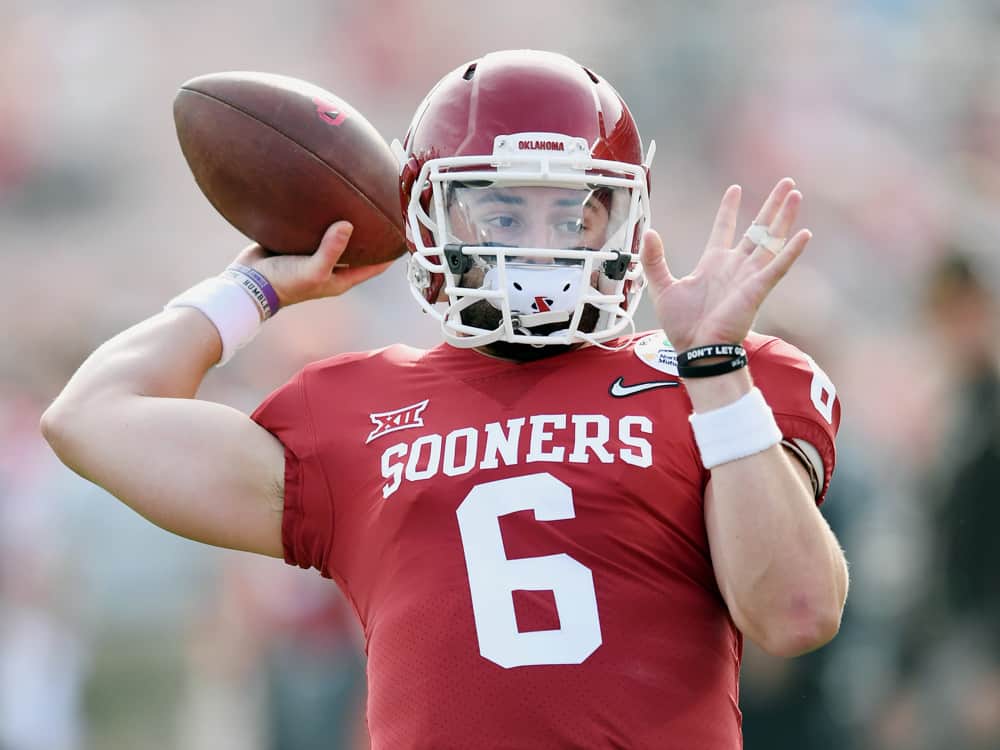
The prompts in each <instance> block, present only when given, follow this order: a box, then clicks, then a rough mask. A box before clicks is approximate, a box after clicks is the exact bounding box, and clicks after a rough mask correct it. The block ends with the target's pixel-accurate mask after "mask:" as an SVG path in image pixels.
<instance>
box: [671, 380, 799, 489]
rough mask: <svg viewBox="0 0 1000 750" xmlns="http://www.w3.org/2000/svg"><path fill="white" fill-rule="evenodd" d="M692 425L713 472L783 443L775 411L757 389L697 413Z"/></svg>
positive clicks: (691, 419) (705, 463)
mask: <svg viewBox="0 0 1000 750" xmlns="http://www.w3.org/2000/svg"><path fill="white" fill-rule="evenodd" d="M747 379H748V380H749V377H748V378H747ZM688 421H689V422H690V423H691V430H692V432H693V433H694V439H695V443H696V444H697V446H698V453H699V454H700V455H701V461H702V465H703V466H704V467H705V468H706V469H709V470H711V469H713V468H715V467H716V466H720V465H722V464H726V463H730V462H731V461H737V460H739V459H741V458H746V457H747V456H752V455H755V454H757V453H761V452H763V451H766V450H767V449H768V448H771V447H772V446H774V445H777V444H778V443H779V442H781V430H780V429H779V428H778V424H777V422H776V421H775V419H774V414H773V413H772V412H771V407H769V406H768V405H767V402H766V401H765V400H764V395H763V394H762V393H761V392H760V390H759V389H757V388H751V389H750V390H749V391H747V392H746V393H745V394H743V395H742V396H740V397H738V398H737V399H736V400H734V401H730V402H727V403H725V404H724V405H722V406H719V407H718V408H714V409H710V410H708V411H705V412H700V413H699V412H695V413H694V414H692V415H691V416H690V417H688Z"/></svg>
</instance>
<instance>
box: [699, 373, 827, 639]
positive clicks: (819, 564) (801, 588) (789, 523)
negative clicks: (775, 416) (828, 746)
mask: <svg viewBox="0 0 1000 750" xmlns="http://www.w3.org/2000/svg"><path fill="white" fill-rule="evenodd" d="M687 387H688V393H689V394H690V396H691V400H692V403H693V405H694V407H695V411H696V412H703V411H708V410H711V409H716V408H719V407H721V406H723V405H725V404H727V403H731V402H733V401H735V400H736V399H738V398H739V397H740V396H742V395H743V394H745V393H746V392H747V391H749V389H750V388H751V387H752V383H751V380H750V376H749V373H748V372H747V370H740V371H737V372H734V373H732V374H729V375H725V376H719V377H715V378H705V379H704V380H689V381H688V382H687ZM705 517H706V523H707V525H708V527H709V535H710V539H711V540H712V542H713V546H712V559H713V566H714V568H715V571H716V577H717V579H718V581H719V586H720V589H721V590H722V594H723V596H724V598H725V600H726V602H727V604H728V606H729V609H730V612H731V614H732V616H733V618H734V621H735V622H736V623H737V625H738V626H739V627H740V629H741V630H743V632H744V633H746V635H747V636H748V637H750V638H751V639H753V640H754V641H756V642H758V643H759V644H760V645H761V646H763V647H764V648H765V649H766V650H768V651H770V652H772V653H776V654H781V655H786V656H790V655H794V654H797V653H802V652H804V651H808V650H811V649H813V648H817V647H818V646H820V645H822V644H823V643H825V642H826V641H828V640H829V639H830V638H832V637H833V635H834V634H835V633H836V631H837V628H838V627H839V622H840V614H841V612H842V610H843V606H844V600H845V598H846V594H847V569H846V563H845V561H844V557H843V553H842V552H841V550H840V546H839V544H838V543H837V540H836V538H835V537H834V535H833V533H832V532H831V530H830V528H829V526H828V525H827V523H826V521H825V520H824V519H823V517H822V515H821V514H820V512H819V510H818V509H817V508H816V504H815V500H814V498H813V496H812V490H811V488H810V486H809V484H808V482H807V481H806V480H805V471H804V470H803V468H802V467H800V466H798V465H797V464H796V463H795V459H793V458H791V457H790V456H789V455H788V454H787V453H786V452H785V451H784V450H783V449H782V448H781V446H780V445H775V446H772V447H771V448H769V449H768V450H766V451H763V452H761V453H756V454H754V455H751V456H747V457H745V458H741V459H738V460H736V461H731V462H728V463H724V464H722V465H720V466H717V467H715V468H714V469H712V479H711V482H710V488H709V492H708V494H707V496H706V509H705Z"/></svg>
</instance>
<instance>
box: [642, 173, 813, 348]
mask: <svg viewBox="0 0 1000 750" xmlns="http://www.w3.org/2000/svg"><path fill="white" fill-rule="evenodd" d="M740 194H741V190H740V187H739V186H738V185H733V186H731V187H730V188H729V189H728V190H726V192H725V195H723V196H722V203H721V204H720V205H719V212H718V213H717V214H716V216H715V224H714V226H713V227H712V234H711V236H710V237H709V240H708V245H707V247H706V248H705V252H704V253H703V254H702V256H701V259H700V260H699V261H698V265H697V266H695V269H694V270H693V271H692V272H691V273H690V274H688V275H687V276H684V277H682V278H675V277H674V276H673V275H672V274H671V273H670V269H669V268H668V267H667V262H666V260H665V259H664V257H663V242H662V240H661V239H660V236H659V235H658V234H657V233H656V232H654V231H652V230H650V231H648V232H647V233H646V236H645V237H643V243H642V255H641V258H642V264H643V267H644V268H645V271H646V277H647V278H648V279H649V287H650V293H651V297H652V299H653V305H654V307H655V309H656V316H657V319H658V320H659V322H660V325H661V326H662V327H663V330H664V331H665V332H666V334H667V337H668V338H669V339H670V341H671V343H672V344H673V345H674V347H675V348H676V349H677V351H684V350H685V349H690V348H692V347H695V346H703V345H706V344H723V343H740V342H742V341H743V339H744V338H745V337H746V335H747V333H748V332H749V331H750V326H751V325H752V324H753V320H754V317H755V316H756V315H757V310H758V309H759V308H760V306H761V303H762V302H763V301H764V298H765V297H766V296H767V295H768V294H769V293H770V291H771V290H772V289H773V288H774V287H775V285H776V284H777V283H778V282H779V281H780V280H781V278H782V277H783V276H784V275H785V273H786V272H787V271H788V269H789V268H791V266H792V263H794V262H795V261H796V259H797V258H798V257H799V256H800V255H801V254H802V251H803V250H805V247H806V245H807V244H808V242H809V240H810V239H811V238H812V233H811V232H810V231H809V230H808V229H800V230H799V231H798V232H796V233H795V235H794V236H791V238H790V239H788V241H787V242H785V243H784V247H779V245H780V243H779V242H775V241H774V240H771V239H769V238H767V236H765V235H764V233H763V230H764V229H765V228H766V230H767V235H769V236H770V238H780V239H783V238H786V237H789V233H790V232H791V231H792V228H793V226H794V225H795V219H796V216H797V215H798V212H799V206H800V205H801V203H802V193H800V192H799V191H798V190H796V189H795V182H794V181H793V180H792V179H790V178H788V177H786V178H784V179H783V180H781V181H779V182H778V184H777V185H775V186H774V189H773V190H772V191H771V194H770V195H769V196H768V198H767V200H766V201H764V205H763V206H762V207H761V209H760V212H759V213H758V214H757V218H756V219H754V224H755V225H758V226H759V229H757V230H755V231H757V232H759V233H760V234H761V237H762V238H763V240H762V241H763V242H764V244H760V245H757V244H754V242H753V241H751V240H750V239H748V238H747V237H746V236H744V237H741V238H740V240H739V241H738V242H734V241H735V234H736V226H737V223H736V222H737V220H738V215H739V208H740ZM765 244H766V245H770V249H769V248H768V247H765V246H764V245H765Z"/></svg>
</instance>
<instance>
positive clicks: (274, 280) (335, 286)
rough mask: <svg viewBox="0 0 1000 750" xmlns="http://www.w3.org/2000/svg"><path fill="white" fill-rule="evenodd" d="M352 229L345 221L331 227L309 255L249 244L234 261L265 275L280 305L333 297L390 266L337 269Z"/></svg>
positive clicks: (379, 265) (388, 263)
mask: <svg viewBox="0 0 1000 750" xmlns="http://www.w3.org/2000/svg"><path fill="white" fill-rule="evenodd" d="M352 230H353V227H352V226H351V225H350V224H349V223H348V222H346V221H338V222H336V223H335V224H331V225H330V227H329V228H328V229H327V230H326V234H324V235H323V239H322V240H321V241H320V243H319V247H318V248H317V249H316V252H314V253H313V254H312V255H276V254H274V253H269V252H267V251H266V250H264V249H263V248H262V247H261V246H260V245H250V246H249V247H247V248H245V249H244V250H243V252H241V253H240V254H239V255H238V256H237V258H236V262H237V263H240V264H242V265H245V266H250V267H252V268H255V269H256V270H257V271H259V272H260V273H262V274H264V276H265V277H267V280H268V281H269V282H271V286H273V287H274V290H275V291H276V292H277V293H278V299H279V300H280V301H281V305H282V306H285V305H294V304H295V303H296V302H305V301H306V300H310V299H319V298H320V297H336V296H337V295H339V294H343V293H344V292H346V291H347V290H348V289H350V288H351V287H353V286H356V285H358V284H360V283H361V282H362V281H367V280H368V279H370V278H372V277H373V276H377V275H378V274H380V273H382V272H383V271H384V270H385V269H387V268H388V267H389V266H391V265H392V261H389V262H387V263H380V264H378V265H374V266H358V267H356V268H347V267H340V268H338V267H337V261H339V260H340V256H341V255H342V254H343V252H344V250H346V249H347V243H348V241H349V240H350V239H351V231H352Z"/></svg>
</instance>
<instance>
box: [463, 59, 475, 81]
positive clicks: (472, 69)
mask: <svg viewBox="0 0 1000 750" xmlns="http://www.w3.org/2000/svg"><path fill="white" fill-rule="evenodd" d="M475 74H476V63H471V64H470V65H469V67H468V68H466V69H465V73H463V74H462V78H463V79H464V80H466V81H471V80H472V76H474V75H475Z"/></svg>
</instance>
